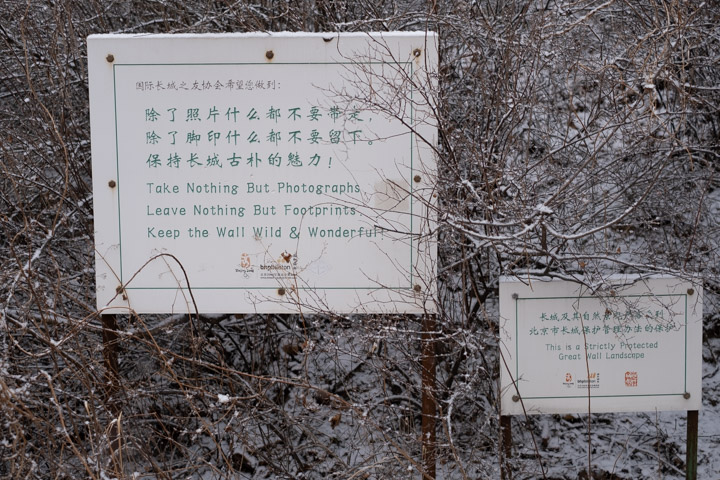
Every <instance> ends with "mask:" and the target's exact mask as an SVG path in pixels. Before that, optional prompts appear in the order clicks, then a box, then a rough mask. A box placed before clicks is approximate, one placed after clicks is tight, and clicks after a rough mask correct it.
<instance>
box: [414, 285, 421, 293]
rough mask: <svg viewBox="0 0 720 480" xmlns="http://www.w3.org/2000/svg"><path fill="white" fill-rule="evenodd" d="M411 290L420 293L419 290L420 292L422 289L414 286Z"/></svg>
mask: <svg viewBox="0 0 720 480" xmlns="http://www.w3.org/2000/svg"><path fill="white" fill-rule="evenodd" d="M413 290H415V291H416V292H417V293H420V290H422V287H421V286H420V285H415V286H414V287H413Z"/></svg>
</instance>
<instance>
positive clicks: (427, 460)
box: [421, 315, 436, 480]
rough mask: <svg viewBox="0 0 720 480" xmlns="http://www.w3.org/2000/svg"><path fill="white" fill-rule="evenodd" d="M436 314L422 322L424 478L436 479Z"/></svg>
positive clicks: (426, 479) (427, 316) (424, 318)
mask: <svg viewBox="0 0 720 480" xmlns="http://www.w3.org/2000/svg"><path fill="white" fill-rule="evenodd" d="M435 328H436V320H435V315H425V316H424V317H423V322H422V337H421V339H422V359H421V368H422V468H423V479H424V480H435V459H436V450H435V448H436V438H435V411H436V404H435V391H436V389H435V363H436V362H435Z"/></svg>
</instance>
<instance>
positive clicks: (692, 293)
mask: <svg viewBox="0 0 720 480" xmlns="http://www.w3.org/2000/svg"><path fill="white" fill-rule="evenodd" d="M687 294H688V295H694V294H695V290H693V289H692V288H688V291H687Z"/></svg>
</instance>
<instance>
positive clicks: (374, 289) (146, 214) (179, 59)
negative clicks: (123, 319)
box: [88, 32, 437, 313]
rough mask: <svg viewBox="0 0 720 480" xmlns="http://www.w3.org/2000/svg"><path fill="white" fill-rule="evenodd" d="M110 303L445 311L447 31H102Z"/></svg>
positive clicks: (103, 268) (105, 302)
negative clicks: (438, 118) (442, 143)
mask: <svg viewBox="0 0 720 480" xmlns="http://www.w3.org/2000/svg"><path fill="white" fill-rule="evenodd" d="M88 62H89V77H90V113H91V127H92V158H93V191H94V202H95V244H96V268H97V301H98V309H100V310H102V311H104V312H106V313H112V312H113V311H127V310H128V309H132V310H133V311H136V312H145V313H161V312H162V313H164V312H188V311H190V312H193V311H195V309H196V308H197V309H198V310H199V311H200V312H207V313H211V312H238V313H241V312H258V313H268V312H299V311H305V312H308V313H312V312H314V311H335V312H343V313H355V312H357V313H363V312H406V313H421V312H432V311H434V309H435V305H434V302H433V301H432V298H433V297H434V292H435V251H436V245H435V241H434V238H433V236H432V232H433V231H434V214H433V211H434V205H435V204H436V199H435V196H434V194H433V193H434V192H433V188H434V187H433V186H434V181H435V177H436V175H435V169H436V167H435V157H434V145H435V143H436V137H437V128H436V126H435V125H434V124H433V122H432V120H431V119H432V117H431V115H430V111H431V106H430V102H431V100H430V98H431V95H430V92H431V90H432V88H433V85H434V81H435V80H434V79H435V72H436V68H437V48H436V37H435V35H434V34H431V33H424V32H421V33H411V34H410V33H382V34H380V33H378V34H347V35H346V34H341V35H338V34H334V35H331V34H286V33H284V34H222V35H93V36H90V37H89V38H88Z"/></svg>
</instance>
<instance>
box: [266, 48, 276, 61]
mask: <svg viewBox="0 0 720 480" xmlns="http://www.w3.org/2000/svg"><path fill="white" fill-rule="evenodd" d="M274 56H275V54H274V53H273V51H272V50H268V51H267V52H265V58H267V59H268V60H272V59H273V57H274Z"/></svg>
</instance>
